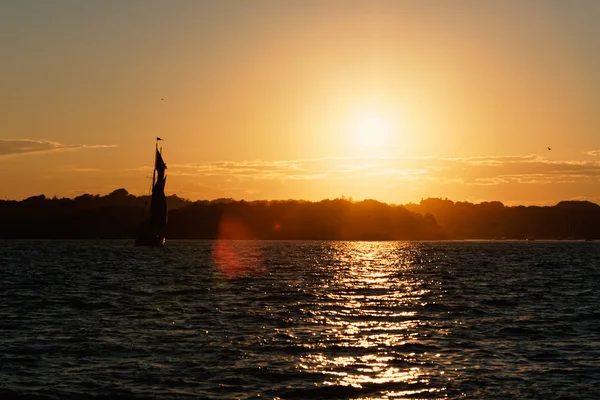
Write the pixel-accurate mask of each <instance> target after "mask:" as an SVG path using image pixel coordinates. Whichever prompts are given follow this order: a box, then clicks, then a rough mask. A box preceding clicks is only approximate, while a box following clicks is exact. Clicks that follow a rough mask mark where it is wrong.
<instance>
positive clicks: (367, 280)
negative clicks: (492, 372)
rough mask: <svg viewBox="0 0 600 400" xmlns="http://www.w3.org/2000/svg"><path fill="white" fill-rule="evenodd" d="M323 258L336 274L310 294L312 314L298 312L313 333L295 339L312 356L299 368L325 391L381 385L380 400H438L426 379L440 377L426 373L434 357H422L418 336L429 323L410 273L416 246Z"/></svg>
mask: <svg viewBox="0 0 600 400" xmlns="http://www.w3.org/2000/svg"><path fill="white" fill-rule="evenodd" d="M329 257H330V258H331V260H330V261H331V262H330V263H329V265H330V266H331V265H334V267H333V268H334V271H332V272H331V273H330V274H329V275H328V276H329V279H328V280H327V281H324V282H322V286H323V287H327V291H321V290H320V288H319V287H317V288H314V289H313V292H312V293H311V294H312V295H313V296H317V297H318V300H316V302H317V306H315V305H314V301H315V300H313V302H312V305H311V306H306V307H304V308H302V312H303V313H304V315H305V318H306V322H307V323H310V324H311V326H312V328H311V329H307V328H306V327H305V328H304V329H305V330H306V331H305V332H302V331H299V332H297V334H298V335H299V336H304V335H305V340H304V345H303V347H305V348H309V349H312V350H313V352H311V353H308V354H306V355H304V356H302V357H300V360H299V363H298V368H300V369H302V370H304V371H306V372H310V373H320V374H322V375H323V376H324V380H323V382H322V384H323V385H340V386H352V387H355V388H364V387H371V386H373V385H383V387H384V388H385V389H384V390H383V391H380V393H384V394H385V395H384V397H379V398H402V397H404V396H411V398H412V397H413V396H415V395H418V394H423V395H424V394H425V393H435V392H442V391H443V390H444V388H443V387H431V385H430V374H432V373H436V374H440V372H442V373H443V371H437V370H436V368H425V367H431V366H432V365H434V363H433V361H432V360H433V359H434V358H436V356H437V357H439V354H437V355H436V354H435V353H430V352H428V351H425V350H426V349H427V345H428V340H427V337H425V336H423V333H422V332H423V330H422V329H420V328H421V327H422V326H423V325H425V324H427V323H428V321H426V320H425V319H423V318H421V316H420V312H419V310H421V309H422V307H424V306H426V305H427V304H428V301H426V300H424V297H425V296H426V295H427V294H428V293H429V289H427V288H426V282H425V280H424V279H422V278H419V276H420V275H419V274H414V273H411V270H412V269H414V268H417V267H418V261H417V262H416V258H415V249H414V246H412V245H410V244H408V243H407V244H399V243H392V242H343V243H332V244H331V251H330V253H329ZM308 330H311V332H310V335H309V332H308ZM438 360H439V359H438ZM438 365H439V363H438Z"/></svg>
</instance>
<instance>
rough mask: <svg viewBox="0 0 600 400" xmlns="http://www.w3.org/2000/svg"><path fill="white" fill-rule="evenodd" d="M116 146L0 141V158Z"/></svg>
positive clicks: (16, 140)
mask: <svg viewBox="0 0 600 400" xmlns="http://www.w3.org/2000/svg"><path fill="white" fill-rule="evenodd" d="M110 147H116V145H101V144H100V145H87V144H69V145H67V144H63V143H59V142H53V141H49V140H32V139H0V158H7V157H14V156H20V155H24V154H44V153H52V152H56V151H68V150H79V149H97V148H110Z"/></svg>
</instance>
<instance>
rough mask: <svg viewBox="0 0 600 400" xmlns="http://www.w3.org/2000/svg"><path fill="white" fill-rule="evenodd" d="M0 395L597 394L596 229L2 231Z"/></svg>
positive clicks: (599, 298)
mask: <svg viewBox="0 0 600 400" xmlns="http://www.w3.org/2000/svg"><path fill="white" fill-rule="evenodd" d="M0 398H1V399H86V398H107V399H108V398H119V399H137V398H150V399H175V398H182V399H188V398H198V399H235V398H240V399H247V398H260V399H263V398H265V399H273V398H278V399H446V398H449V399H458V398H471V399H600V243H596V242H540V241H536V242H430V243H425V242H423V243H421V242H337V241H333V242H327V241H315V242H310V241H306V242H304V241H289V242H286V241H281V242H279V241H173V240H171V241H167V245H166V246H165V247H164V248H139V247H134V246H133V243H132V241H35V240H31V241H0Z"/></svg>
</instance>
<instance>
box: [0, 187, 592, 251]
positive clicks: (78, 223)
mask: <svg viewBox="0 0 600 400" xmlns="http://www.w3.org/2000/svg"><path fill="white" fill-rule="evenodd" d="M148 200H149V198H148V196H134V195H131V194H129V193H128V192H127V191H126V190H125V189H118V190H115V191H114V192H112V193H110V194H108V195H106V196H98V195H90V194H84V195H81V196H78V197H75V198H74V199H69V198H61V199H58V198H56V197H54V198H51V199H50V198H47V197H45V196H44V195H40V196H34V197H30V198H28V199H25V200H22V201H14V200H5V201H0V220H1V221H2V225H1V226H2V227H3V229H2V230H0V238H56V239H96V238H106V239H109V238H114V239H117V238H123V239H124V238H134V237H135V236H136V235H137V234H138V232H139V229H140V227H141V223H142V221H143V219H144V216H145V214H146V213H147V206H148ZM167 205H168V208H169V222H168V224H167V228H166V232H165V233H166V236H167V237H168V238H170V239H218V238H222V239H303V240H440V239H526V238H536V239H600V206H598V205H597V204H595V203H591V202H587V201H563V202H560V203H558V204H557V205H555V206H548V207H539V206H529V207H525V206H517V207H508V206H505V205H503V204H502V203H500V202H484V203H479V204H473V203H468V202H453V201H451V200H447V199H431V198H430V199H425V200H422V201H421V202H420V203H419V204H412V203H411V204H406V205H391V204H386V203H382V202H379V201H376V200H363V201H352V200H350V199H345V198H341V199H334V200H322V201H319V202H310V201H302V200H271V201H244V200H239V201H236V200H232V199H217V200H212V201H206V200H205V201H194V202H192V201H189V200H185V199H182V198H180V197H178V196H176V195H172V196H168V197H167Z"/></svg>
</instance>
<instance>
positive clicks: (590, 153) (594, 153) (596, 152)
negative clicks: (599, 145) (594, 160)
mask: <svg viewBox="0 0 600 400" xmlns="http://www.w3.org/2000/svg"><path fill="white" fill-rule="evenodd" d="M583 154H587V155H588V156H594V157H596V156H600V150H590V151H586V152H585V153H583Z"/></svg>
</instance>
